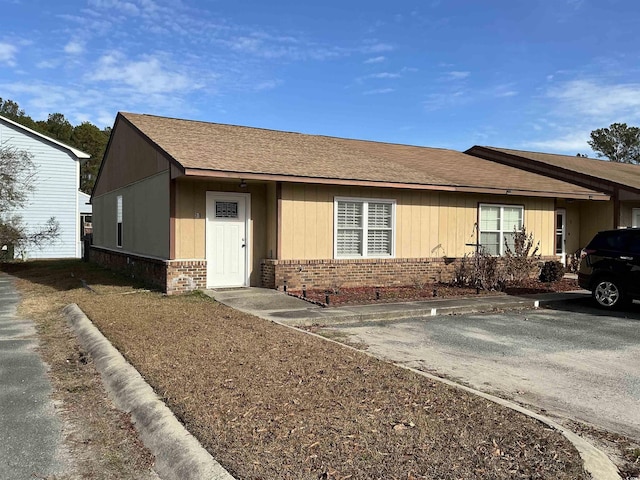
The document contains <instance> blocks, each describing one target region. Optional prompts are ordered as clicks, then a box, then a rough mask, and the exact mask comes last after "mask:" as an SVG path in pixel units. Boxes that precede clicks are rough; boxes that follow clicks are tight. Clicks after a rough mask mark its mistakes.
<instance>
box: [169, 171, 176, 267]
mask: <svg viewBox="0 0 640 480" xmlns="http://www.w3.org/2000/svg"><path fill="white" fill-rule="evenodd" d="M175 258H176V180H175V178H171V175H169V260H175Z"/></svg>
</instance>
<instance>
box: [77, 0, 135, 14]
mask: <svg viewBox="0 0 640 480" xmlns="http://www.w3.org/2000/svg"><path fill="white" fill-rule="evenodd" d="M89 5H90V6H92V7H95V8H101V9H107V10H112V11H115V12H116V13H121V14H126V15H138V14H139V13H140V9H139V8H138V6H137V5H136V4H135V3H132V2H123V1H121V0H89Z"/></svg>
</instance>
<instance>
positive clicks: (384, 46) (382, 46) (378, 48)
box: [360, 42, 393, 53]
mask: <svg viewBox="0 0 640 480" xmlns="http://www.w3.org/2000/svg"><path fill="white" fill-rule="evenodd" d="M360 50H361V51H362V53H382V52H390V51H392V50H393V45H389V44H388V43H382V42H368V44H367V45H365V46H364V47H362V48H361V49H360Z"/></svg>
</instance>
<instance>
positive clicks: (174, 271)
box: [165, 260, 207, 295]
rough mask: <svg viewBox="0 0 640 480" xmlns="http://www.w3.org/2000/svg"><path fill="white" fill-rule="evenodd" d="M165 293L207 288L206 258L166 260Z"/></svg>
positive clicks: (170, 293)
mask: <svg viewBox="0 0 640 480" xmlns="http://www.w3.org/2000/svg"><path fill="white" fill-rule="evenodd" d="M166 281H167V285H166V290H165V291H166V292H167V295H172V294H174V293H184V292H191V291H193V290H204V289H205V288H207V261H206V260H168V261H167V279H166Z"/></svg>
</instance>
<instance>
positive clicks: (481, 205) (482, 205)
mask: <svg viewBox="0 0 640 480" xmlns="http://www.w3.org/2000/svg"><path fill="white" fill-rule="evenodd" d="M482 207H499V208H500V213H501V215H500V230H487V232H488V233H495V232H496V231H497V232H499V233H500V234H501V238H500V242H499V243H498V246H499V250H498V255H495V256H498V257H501V256H503V255H504V233H505V231H504V225H503V220H504V215H503V214H502V213H503V212H504V210H503V209H504V208H505V207H506V208H519V209H520V210H521V211H522V227H524V226H525V208H524V205H522V204H509V203H479V204H478V228H477V232H478V233H477V234H478V238H477V240H476V243H477V244H478V245H481V243H480V239H481V237H482V232H483V231H482V230H481V225H482ZM555 218H556V217H555V212H554V227H555ZM554 231H555V230H554ZM509 233H512V232H511V231H510V232H509Z"/></svg>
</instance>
